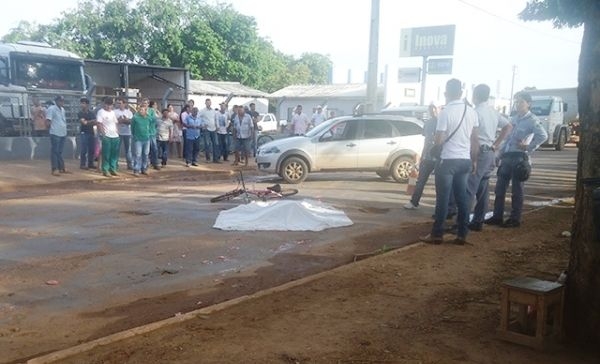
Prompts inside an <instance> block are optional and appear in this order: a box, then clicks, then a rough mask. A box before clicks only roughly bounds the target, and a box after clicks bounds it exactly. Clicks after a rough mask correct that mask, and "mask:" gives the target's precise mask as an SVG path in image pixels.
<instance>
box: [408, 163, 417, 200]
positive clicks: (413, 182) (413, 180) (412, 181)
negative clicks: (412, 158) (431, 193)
mask: <svg viewBox="0 0 600 364" xmlns="http://www.w3.org/2000/svg"><path fill="white" fill-rule="evenodd" d="M417 178H419V171H418V170H417V169H416V168H413V169H412V171H410V174H409V175H408V185H406V194H407V195H409V196H412V194H413V193H415V187H416V186H417Z"/></svg>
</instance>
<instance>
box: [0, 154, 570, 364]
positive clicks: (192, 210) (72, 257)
mask: <svg viewBox="0 0 600 364" xmlns="http://www.w3.org/2000/svg"><path fill="white" fill-rule="evenodd" d="M576 153H577V150H576V149H575V148H568V149H567V150H565V151H562V152H556V151H551V150H544V151H539V152H537V153H536V154H535V155H534V157H533V163H534V167H533V174H532V177H531V179H530V181H528V182H527V184H526V204H528V207H527V208H528V209H532V208H536V207H537V206H539V205H540V204H544V203H550V202H551V201H552V200H554V199H560V198H572V196H573V194H574V193H573V192H574V181H575V174H576V158H577V155H576ZM76 163H77V161H72V162H69V165H68V167H72V170H73V172H74V173H73V174H69V175H63V176H61V177H53V176H50V173H49V167H48V163H47V162H45V161H31V162H30V161H27V162H2V166H3V167H2V169H0V199H1V200H0V201H2V202H1V208H0V221H1V222H0V236H2V240H1V242H0V252H1V255H0V263H1V264H0V277H1V278H0V297H1V300H0V353H2V354H5V355H2V356H0V357H2V358H6V360H7V362H11V361H14V360H17V359H22V358H26V357H30V356H32V355H36V354H40V353H43V352H47V351H51V350H56V349H59V348H62V347H65V346H67V345H73V344H76V343H77V342H79V341H82V340H88V339H90V338H95V337H99V336H102V335H106V334H109V333H112V332H115V331H118V330H122V329H125V328H129V327H132V326H135V325H139V324H143V323H147V322H151V321H154V320H157V319H161V318H164V317H169V316H171V315H173V314H176V313H177V312H181V311H186V310H191V309H194V308H199V307H202V306H204V305H208V304H212V303H216V302H219V301H223V300H226V299H230V298H233V297H236V296H239V295H242V294H248V293H251V292H253V291H256V290H259V289H263V288H266V287H269V286H273V285H277V284H281V283H283V282H286V281H290V280H293V279H297V278H299V277H302V276H306V275H308V274H312V273H315V272H319V271H323V270H327V269H330V268H332V267H334V266H338V265H340V264H345V263H348V262H350V261H352V259H353V258H354V257H355V256H356V255H361V254H368V253H369V252H373V251H376V250H377V249H381V248H383V247H386V246H387V247H396V246H402V245H406V244H409V243H412V242H415V241H416V240H417V238H416V236H418V235H419V234H420V233H423V232H426V231H427V230H428V229H429V228H430V222H431V218H430V216H431V214H432V212H433V205H434V203H435V194H434V191H433V186H432V183H430V184H429V185H428V187H427V188H426V190H425V193H424V196H423V199H422V202H421V208H420V209H418V210H415V211H407V210H404V209H403V208H402V206H403V205H404V204H405V203H406V202H407V201H408V199H409V196H407V195H406V194H405V189H406V185H405V184H397V183H394V182H392V180H382V179H380V178H379V177H377V176H376V175H375V174H374V173H316V174H314V175H310V176H309V178H308V179H307V180H306V181H305V182H303V183H302V184H300V185H296V186H293V187H295V188H298V189H299V190H300V192H299V194H298V195H296V196H293V197H292V198H293V199H297V200H301V199H305V198H309V199H317V200H321V201H323V202H326V203H329V204H331V205H333V206H334V207H336V208H338V209H341V210H343V211H344V212H346V214H347V215H348V216H349V217H350V218H351V219H352V220H353V222H354V225H352V226H350V227H345V228H337V229H330V230H326V231H322V232H269V231H266V232H265V231H262V232H261V231H257V232H227V231H221V230H216V229H213V228H212V225H213V223H214V221H215V219H216V217H217V215H218V213H219V212H220V211H221V210H225V209H229V208H232V207H235V206H237V205H238V204H241V203H242V201H240V200H233V201H228V202H224V203H217V204H211V203H210V202H209V199H210V198H211V197H214V196H216V195H218V194H221V193H223V192H226V191H228V190H230V189H233V188H234V187H235V186H236V183H235V181H234V179H235V178H234V176H235V173H234V172H231V168H232V167H231V166H230V165H226V164H218V165H217V164H201V166H200V167H199V168H197V169H193V170H190V169H186V168H185V167H183V164H182V163H181V162H179V161H174V162H173V163H172V164H170V165H169V166H168V167H167V168H166V169H165V170H163V171H158V172H154V173H152V174H151V175H150V176H149V177H146V178H134V177H133V176H131V175H130V174H128V173H122V174H121V176H119V177H117V178H111V179H107V178H105V177H102V176H101V175H100V174H98V173H97V172H95V171H80V170H79V169H75V168H76V166H77V164H76ZM245 175H246V180H247V183H248V184H250V185H253V186H257V187H264V186H267V185H269V184H272V183H277V182H281V181H280V180H279V178H278V177H277V176H268V175H267V176H265V175H259V174H257V172H256V171H254V170H253V169H252V168H249V169H248V170H246V171H245ZM430 182H432V181H430ZM532 203H533V205H531V204H532ZM391 227H393V228H394V229H391ZM398 229H400V230H399V231H401V232H402V233H398ZM390 231H394V233H393V234H392V233H390ZM49 327H52V328H54V330H55V332H54V335H50V336H49V335H48V334H46V333H47V332H48V328H49ZM2 348H6V349H2ZM3 360H5V359H0V361H3Z"/></svg>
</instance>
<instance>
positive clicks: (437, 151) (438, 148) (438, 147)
mask: <svg viewBox="0 0 600 364" xmlns="http://www.w3.org/2000/svg"><path fill="white" fill-rule="evenodd" d="M466 114H467V103H466V102H465V110H464V111H463V114H462V117H461V118H460V122H459V123H458V126H457V127H456V129H454V131H453V132H452V134H450V135H449V136H448V137H447V138H446V140H444V142H443V143H442V144H434V145H433V146H432V147H431V149H430V150H429V156H430V157H431V160H433V161H435V162H438V161H440V160H441V159H442V150H443V149H444V144H446V143H447V142H448V140H450V139H452V137H453V136H454V134H456V132H457V131H458V129H459V128H460V126H461V125H462V123H463V121H464V120H465V115H466Z"/></svg>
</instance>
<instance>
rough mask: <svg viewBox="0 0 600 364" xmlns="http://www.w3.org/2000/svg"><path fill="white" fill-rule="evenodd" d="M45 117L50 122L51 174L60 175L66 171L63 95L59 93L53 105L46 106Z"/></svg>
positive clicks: (65, 126)
mask: <svg viewBox="0 0 600 364" xmlns="http://www.w3.org/2000/svg"><path fill="white" fill-rule="evenodd" d="M46 119H47V120H48V122H49V123H50V165H51V167H52V175H53V176H60V173H68V172H67V170H66V169H65V160H64V159H63V149H64V148H65V140H66V139H67V118H66V116H65V98H64V97H62V96H60V95H59V96H56V97H55V98H54V105H52V106H50V107H49V108H48V111H47V112H46Z"/></svg>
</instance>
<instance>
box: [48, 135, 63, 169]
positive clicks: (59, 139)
mask: <svg viewBox="0 0 600 364" xmlns="http://www.w3.org/2000/svg"><path fill="white" fill-rule="evenodd" d="M66 139H67V137H66V136H58V135H54V134H50V165H51V167H52V172H54V171H56V170H58V171H64V170H65V160H64V159H63V150H64V149H65V140H66Z"/></svg>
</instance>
